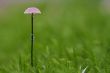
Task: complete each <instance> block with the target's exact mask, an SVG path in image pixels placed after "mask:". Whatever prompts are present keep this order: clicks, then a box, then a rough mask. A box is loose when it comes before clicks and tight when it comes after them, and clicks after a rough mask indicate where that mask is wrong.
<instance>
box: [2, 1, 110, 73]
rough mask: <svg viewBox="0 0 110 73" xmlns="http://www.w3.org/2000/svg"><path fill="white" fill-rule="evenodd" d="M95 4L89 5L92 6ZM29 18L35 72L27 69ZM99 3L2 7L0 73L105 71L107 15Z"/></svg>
mask: <svg viewBox="0 0 110 73" xmlns="http://www.w3.org/2000/svg"><path fill="white" fill-rule="evenodd" d="M91 2H93V3H94V5H92V4H91ZM32 5H34V6H37V7H39V8H40V9H41V11H42V15H38V16H35V17H34V20H35V21H34V23H35V24H34V33H35V40H34V41H35V45H34V68H31V66H30V41H31V40H30V39H31V38H30V32H31V28H30V26H31V24H30V16H29V15H24V14H23V11H24V10H25V8H27V7H29V6H32ZM98 5H99V1H98V0H97V1H95V0H90V2H88V1H86V0H84V1H83V2H81V1H80V0H77V1H76V0H68V1H66V0H64V1H62V0H60V1H58V2H53V1H47V2H46V3H38V4H37V5H36V4H24V5H21V6H16V7H11V8H9V9H7V11H8V13H7V14H5V17H4V18H1V20H0V24H1V25H0V73H81V72H82V71H83V70H84V69H85V68H86V67H87V70H86V72H85V73H110V66H109V65H110V58H109V55H110V50H109V49H110V47H109V45H110V35H109V31H110V25H109V24H110V21H109V20H110V16H109V15H106V14H103V13H101V12H100V10H99V8H98Z"/></svg>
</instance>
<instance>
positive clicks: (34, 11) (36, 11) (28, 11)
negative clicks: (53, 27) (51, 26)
mask: <svg viewBox="0 0 110 73" xmlns="http://www.w3.org/2000/svg"><path fill="white" fill-rule="evenodd" d="M24 14H41V11H40V10H39V9H38V8H36V7H29V8H27V9H26V10H25V11H24Z"/></svg>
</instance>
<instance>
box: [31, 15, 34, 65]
mask: <svg viewBox="0 0 110 73" xmlns="http://www.w3.org/2000/svg"><path fill="white" fill-rule="evenodd" d="M33 15H34V14H33V13H32V14H31V66H32V67H33V48H34V30H33Z"/></svg>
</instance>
